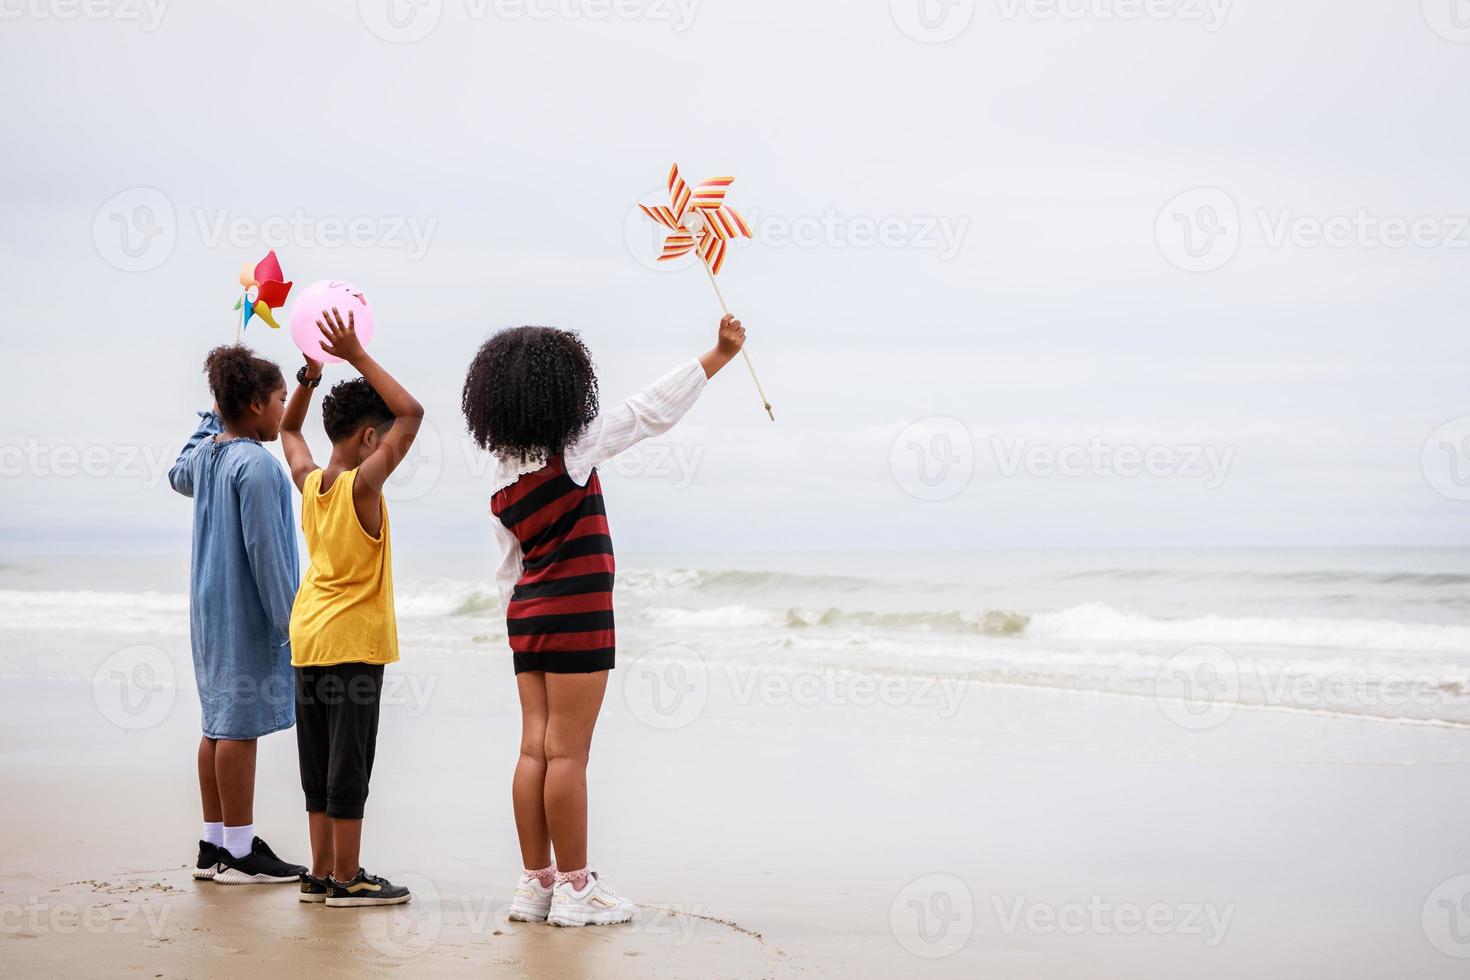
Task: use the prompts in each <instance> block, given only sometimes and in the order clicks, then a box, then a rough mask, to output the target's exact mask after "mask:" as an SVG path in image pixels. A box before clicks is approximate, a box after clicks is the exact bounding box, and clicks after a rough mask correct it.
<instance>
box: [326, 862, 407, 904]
mask: <svg viewBox="0 0 1470 980" xmlns="http://www.w3.org/2000/svg"><path fill="white" fill-rule="evenodd" d="M411 897H412V896H411V895H409V893H408V889H407V888H404V887H403V886H402V885H395V884H393V882H391V881H389V880H388V879H387V878H379V877H378V876H377V875H370V874H368V873H367V871H365V870H364V869H362V868H358V869H357V874H355V875H353V877H352V880H351V881H347V882H342V881H338V880H337V879H336V878H333V877H332V876H330V875H328V876H327V908H329V909H343V908H347V909H350V908H362V907H364V906H368V905H402V904H403V903H404V902H406V901H408V900H409V899H410V898H411Z"/></svg>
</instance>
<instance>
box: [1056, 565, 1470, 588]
mask: <svg viewBox="0 0 1470 980" xmlns="http://www.w3.org/2000/svg"><path fill="white" fill-rule="evenodd" d="M1061 577H1062V578H1063V579H1064V580H1067V581H1075V580H1088V579H1108V580H1113V581H1153V580H1160V579H1172V580H1176V581H1191V582H1199V581H1208V580H1214V579H1225V580H1230V581H1252V582H1263V583H1270V582H1295V583H1300V584H1305V585H1352V584H1357V585H1407V586H1418V587H1421V588H1433V589H1443V588H1454V587H1458V586H1464V585H1470V574H1466V573H1460V572H1382V571H1360V570H1356V569H1331V568H1324V569H1303V570H1295V571H1289V572H1288V571H1283V572H1269V571H1238V570H1236V571H1226V570H1219V571H1210V570H1201V569H1187V568H1097V569H1088V570H1086V571H1081V572H1073V573H1071V574H1068V575H1064V576H1061Z"/></svg>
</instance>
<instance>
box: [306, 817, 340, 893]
mask: <svg viewBox="0 0 1470 980" xmlns="http://www.w3.org/2000/svg"><path fill="white" fill-rule="evenodd" d="M306 822H307V824H308V826H309V827H310V828H311V874H312V877H313V878H325V877H326V876H327V875H329V874H331V873H332V870H333V867H334V862H335V861H336V859H337V858H336V853H337V852H336V851H335V850H334V849H333V846H332V818H331V817H329V816H327V815H326V814H325V813H308V814H307V815H306Z"/></svg>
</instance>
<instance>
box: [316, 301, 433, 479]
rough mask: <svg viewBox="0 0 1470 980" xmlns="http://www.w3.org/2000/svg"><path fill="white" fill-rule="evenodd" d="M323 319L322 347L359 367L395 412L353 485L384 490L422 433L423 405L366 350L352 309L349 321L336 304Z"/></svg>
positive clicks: (360, 371) (319, 326)
mask: <svg viewBox="0 0 1470 980" xmlns="http://www.w3.org/2000/svg"><path fill="white" fill-rule="evenodd" d="M333 318H335V321H334V319H333ZM323 320H325V321H326V322H323ZM323 320H318V321H317V327H318V328H319V329H320V330H321V332H322V336H323V337H324V338H325V339H324V340H323V342H322V350H324V351H326V352H327V353H328V354H331V355H332V356H333V357H340V358H342V360H344V361H346V362H347V363H348V364H351V365H352V366H353V367H355V368H357V371H358V373H359V374H361V375H362V376H363V377H364V378H366V379H367V383H368V384H370V385H372V386H373V390H374V391H376V392H377V393H378V395H379V397H381V398H382V399H383V401H384V402H386V403H387V405H388V411H390V412H392V413H393V424H392V425H391V426H389V427H388V432H387V434H386V435H384V436H383V438H382V439H381V440H379V442H378V448H377V449H376V450H374V451H373V454H372V455H371V456H369V457H368V458H367V459H365V460H363V462H362V465H361V466H359V467H358V468H357V481H356V482H355V483H354V484H353V489H354V492H358V493H361V492H372V493H382V492H383V484H384V483H387V482H388V477H390V476H392V475H393V471H394V470H395V469H397V468H398V464H399V463H401V462H403V460H404V459H405V458H406V457H407V456H408V450H409V449H410V448H411V447H412V446H413V440H414V438H415V437H417V436H418V434H419V425H420V423H422V422H423V420H424V406H422V405H420V404H419V402H418V399H417V398H414V397H413V396H412V395H410V394H409V393H408V389H407V388H404V387H403V385H401V384H399V383H398V380H397V379H396V378H394V377H393V375H391V374H389V373H388V372H387V371H385V370H384V369H383V366H382V365H381V364H379V363H378V362H377V361H375V360H373V358H372V356H371V355H370V354H368V352H367V351H366V350H364V349H363V346H362V341H361V340H359V339H358V336H357V324H356V322H355V318H354V317H353V315H352V311H351V310H348V311H347V322H346V323H343V322H342V314H341V313H338V312H337V310H336V308H335V307H334V308H333V309H332V316H330V317H323Z"/></svg>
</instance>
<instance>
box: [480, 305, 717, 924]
mask: <svg viewBox="0 0 1470 980" xmlns="http://www.w3.org/2000/svg"><path fill="white" fill-rule="evenodd" d="M744 343H745V330H744V329H743V328H742V327H741V325H740V321H739V320H736V319H735V318H734V317H731V316H726V317H725V318H724V319H723V320H721V321H720V326H719V336H718V339H717V341H716V344H715V346H714V347H713V348H711V349H710V350H709V351H708V352H707V353H705V354H703V355H701V356H700V357H698V358H690V359H689V360H688V361H686V362H685V363H683V364H681V365H679V366H678V367H676V368H674V369H673V370H672V371H670V372H668V373H667V374H665V375H664V376H663V377H661V378H659V379H658V380H657V381H655V382H654V383H653V384H651V385H649V386H648V387H647V388H645V389H643V391H641V392H639V393H638V394H636V395H634V396H633V397H631V398H629V399H628V400H627V401H624V402H622V403H621V404H619V405H618V406H617V407H616V408H613V409H611V410H609V411H607V412H599V411H598V401H597V375H596V373H595V372H594V371H593V367H592V357H591V355H590V354H589V353H588V351H587V348H586V347H585V346H584V345H583V344H582V341H581V339H580V338H578V337H577V335H576V334H574V333H571V332H569V331H566V330H557V329H554V328H551V327H517V328H514V329H511V330H503V331H501V332H500V333H498V334H496V335H495V336H493V337H491V338H490V339H489V340H488V341H486V342H485V344H484V346H482V347H481V348H480V350H479V353H477V354H476V355H475V359H474V361H473V362H472V363H471V364H470V369H469V374H468V375H467V376H466V378H465V386H464V395H463V401H462V407H463V409H464V416H465V422H466V423H467V425H468V427H469V431H470V434H471V435H472V436H473V437H474V440H475V442H476V443H477V444H478V445H479V446H480V448H482V449H485V450H488V451H489V452H491V453H493V454H494V455H495V458H496V462H497V470H496V475H495V480H494V483H493V485H492V486H491V488H490V490H491V494H492V496H491V499H490V512H491V514H492V516H493V518H494V520H493V521H492V526H493V527H494V528H495V534H496V538H497V540H498V541H499V544H500V550H501V559H500V568H499V571H498V572H497V575H496V581H497V584H498V585H499V589H500V597H501V603H502V605H503V607H504V609H505V611H506V631H507V633H508V634H509V638H510V648H511V652H512V660H513V663H514V665H515V672H516V686H517V688H518V690H519V694H520V701H521V751H520V759H519V761H518V762H517V763H516V771H515V779H514V781H513V783H512V788H511V795H512V799H513V802H514V806H515V818H516V831H517V834H518V835H519V837H520V845H521V858H522V861H523V866H524V868H525V869H526V870H525V872H524V873H523V874H522V875H521V878H520V881H519V882H518V884H517V886H516V891H515V896H514V899H513V901H512V903H511V909H510V918H512V919H516V920H520V921H525V922H537V921H550V922H552V923H553V924H555V925H565V926H581V925H591V924H608V923H614V922H626V921H628V920H629V919H631V918H632V917H633V903H632V902H630V901H628V900H627V899H625V898H623V897H621V896H619V895H617V894H615V893H614V892H613V891H612V890H611V889H610V888H608V887H607V886H606V885H605V884H604V883H603V882H602V881H601V879H600V878H599V877H598V875H597V873H596V872H595V871H592V870H591V868H590V867H589V866H588V863H587V757H588V752H589V750H590V748H591V743H592V730H593V728H594V726H595V725H596V723H597V715H598V712H599V710H600V709H601V707H602V697H603V693H604V692H605V690H606V688H607V672H608V671H609V670H611V669H612V667H613V665H614V654H615V650H616V642H615V634H614V629H613V608H612V587H613V571H614V566H613V547H612V538H611V536H610V535H609V533H608V525H607V516H606V511H605V510H604V509H603V503H602V484H601V483H600V481H599V480H598V478H597V465H598V464H599V463H601V462H603V461H605V460H607V459H611V458H612V457H613V456H616V455H617V454H618V453H620V452H622V451H623V450H625V449H627V448H629V447H630V446H632V445H634V444H635V443H638V442H640V441H641V440H643V439H647V438H648V437H650V436H656V435H659V434H660V433H663V432H667V431H668V430H669V429H670V428H672V427H673V425H674V423H675V422H677V421H679V419H680V418H681V417H682V416H683V415H684V413H685V412H687V411H688V410H689V409H690V407H692V406H693V404H694V402H695V400H696V399H698V397H699V393H700V392H701V391H703V390H704V386H705V382H706V381H707V380H708V379H709V378H712V377H714V374H715V372H716V371H718V370H720V368H722V367H724V366H725V365H726V364H728V363H729V362H730V359H731V358H732V357H734V356H735V355H736V354H737V353H739V351H740V348H741V346H742V345H743V344H744ZM553 849H554V850H555V854H556V861H555V863H553V861H552V851H553ZM558 866H559V867H558Z"/></svg>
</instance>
